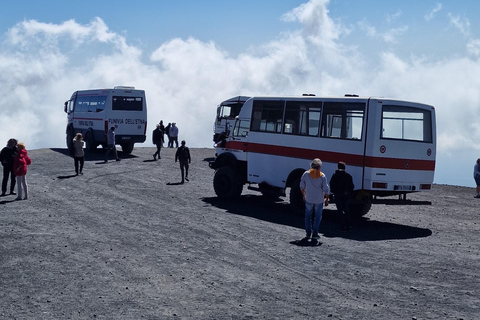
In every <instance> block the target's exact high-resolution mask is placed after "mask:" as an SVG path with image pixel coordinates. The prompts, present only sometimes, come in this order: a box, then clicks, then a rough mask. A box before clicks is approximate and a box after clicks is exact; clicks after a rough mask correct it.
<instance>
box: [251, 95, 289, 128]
mask: <svg viewBox="0 0 480 320" xmlns="http://www.w3.org/2000/svg"><path fill="white" fill-rule="evenodd" d="M283 106H284V101H283V100H257V101H254V102H253V111H252V112H253V114H252V131H263V132H276V133H280V132H281V131H282V123H283Z"/></svg>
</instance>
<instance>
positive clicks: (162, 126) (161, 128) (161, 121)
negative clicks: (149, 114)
mask: <svg viewBox="0 0 480 320" xmlns="http://www.w3.org/2000/svg"><path fill="white" fill-rule="evenodd" d="M160 131H161V132H162V147H163V143H164V142H165V126H164V125H163V120H160Z"/></svg>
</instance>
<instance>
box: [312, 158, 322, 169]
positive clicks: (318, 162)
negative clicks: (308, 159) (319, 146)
mask: <svg viewBox="0 0 480 320" xmlns="http://www.w3.org/2000/svg"><path fill="white" fill-rule="evenodd" d="M321 166H322V160H320V159H318V158H315V159H313V161H312V163H311V164H310V167H312V168H313V169H318V168H320V167H321Z"/></svg>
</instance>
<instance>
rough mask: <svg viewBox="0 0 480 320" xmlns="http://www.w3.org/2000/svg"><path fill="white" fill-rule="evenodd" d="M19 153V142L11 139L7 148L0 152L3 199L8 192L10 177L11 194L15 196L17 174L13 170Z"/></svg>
mask: <svg viewBox="0 0 480 320" xmlns="http://www.w3.org/2000/svg"><path fill="white" fill-rule="evenodd" d="M16 153H17V140H16V139H13V138H12V139H9V140H8V142H7V146H6V147H5V148H3V149H2V151H1V152H0V162H1V163H2V166H3V180H2V197H3V196H5V194H6V192H7V184H8V178H9V177H10V194H12V195H15V194H16V193H15V192H14V190H15V182H16V179H15V172H14V170H13V160H14V159H15V155H16Z"/></svg>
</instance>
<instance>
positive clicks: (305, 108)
mask: <svg viewBox="0 0 480 320" xmlns="http://www.w3.org/2000/svg"><path fill="white" fill-rule="evenodd" d="M321 109H322V103H321V102H305V101H287V104H286V108H285V122H284V123H285V124H284V128H283V133H285V134H295V135H302V136H306V135H308V136H315V137H317V136H318V132H319V128H320V111H321Z"/></svg>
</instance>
